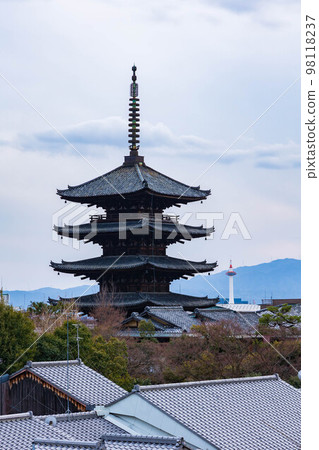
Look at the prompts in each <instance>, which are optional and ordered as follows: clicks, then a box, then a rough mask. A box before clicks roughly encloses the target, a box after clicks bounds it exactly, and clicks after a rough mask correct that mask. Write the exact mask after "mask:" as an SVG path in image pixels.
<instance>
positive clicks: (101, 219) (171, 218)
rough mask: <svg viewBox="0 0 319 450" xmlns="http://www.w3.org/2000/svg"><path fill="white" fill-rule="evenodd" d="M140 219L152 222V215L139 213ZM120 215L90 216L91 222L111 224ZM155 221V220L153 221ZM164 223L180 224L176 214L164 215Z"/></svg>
mask: <svg viewBox="0 0 319 450" xmlns="http://www.w3.org/2000/svg"><path fill="white" fill-rule="evenodd" d="M137 215H138V217H139V218H140V219H143V218H144V219H150V220H152V215H151V214H149V213H138V214H137ZM118 220H119V214H118V213H117V214H94V215H92V216H90V222H110V221H118ZM153 220H154V219H153ZM162 220H163V222H166V223H167V222H170V223H178V222H179V216H177V215H176V214H163V215H162Z"/></svg>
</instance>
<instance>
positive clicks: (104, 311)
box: [93, 293, 125, 340]
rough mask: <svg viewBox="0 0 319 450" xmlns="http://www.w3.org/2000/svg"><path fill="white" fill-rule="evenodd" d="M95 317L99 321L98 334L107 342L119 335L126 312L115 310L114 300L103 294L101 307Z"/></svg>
mask: <svg viewBox="0 0 319 450" xmlns="http://www.w3.org/2000/svg"><path fill="white" fill-rule="evenodd" d="M93 315H94V317H95V318H96V320H97V326H96V329H95V330H96V334H100V335H101V336H103V337H104V339H106V340H108V339H110V338H111V337H112V336H116V335H117V334H118V333H119V331H120V329H121V327H122V322H123V320H124V319H125V312H124V311H123V310H121V309H119V308H115V307H114V306H113V303H112V299H111V298H108V297H107V296H106V295H103V293H99V305H98V306H97V307H96V308H95V309H94V313H93Z"/></svg>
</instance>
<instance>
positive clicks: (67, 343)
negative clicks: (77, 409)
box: [66, 312, 71, 414]
mask: <svg viewBox="0 0 319 450" xmlns="http://www.w3.org/2000/svg"><path fill="white" fill-rule="evenodd" d="M69 388H70V367H69V313H68V312H67V313H66V391H67V410H66V414H70V412H71V411H70V398H69Z"/></svg>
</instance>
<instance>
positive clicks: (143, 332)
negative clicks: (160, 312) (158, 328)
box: [138, 320, 157, 342]
mask: <svg viewBox="0 0 319 450" xmlns="http://www.w3.org/2000/svg"><path fill="white" fill-rule="evenodd" d="M138 330H139V332H140V336H141V339H149V340H151V341H155V342H157V340H156V339H155V338H154V335H155V326H154V324H153V322H152V321H151V320H141V321H140V323H139V324H138Z"/></svg>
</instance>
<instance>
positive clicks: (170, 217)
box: [163, 214, 179, 223]
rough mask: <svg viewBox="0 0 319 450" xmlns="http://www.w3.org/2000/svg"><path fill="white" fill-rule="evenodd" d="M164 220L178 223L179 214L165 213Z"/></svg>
mask: <svg viewBox="0 0 319 450" xmlns="http://www.w3.org/2000/svg"><path fill="white" fill-rule="evenodd" d="M163 221H164V222H174V223H178V222H179V216H177V215H176V214H163Z"/></svg>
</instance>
